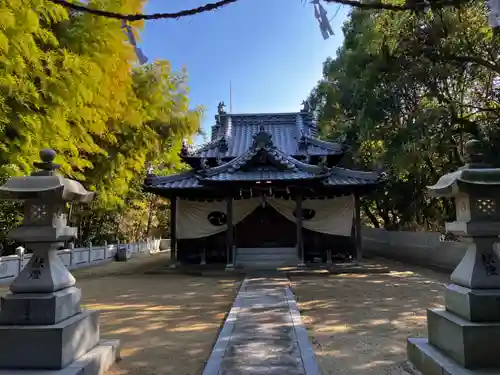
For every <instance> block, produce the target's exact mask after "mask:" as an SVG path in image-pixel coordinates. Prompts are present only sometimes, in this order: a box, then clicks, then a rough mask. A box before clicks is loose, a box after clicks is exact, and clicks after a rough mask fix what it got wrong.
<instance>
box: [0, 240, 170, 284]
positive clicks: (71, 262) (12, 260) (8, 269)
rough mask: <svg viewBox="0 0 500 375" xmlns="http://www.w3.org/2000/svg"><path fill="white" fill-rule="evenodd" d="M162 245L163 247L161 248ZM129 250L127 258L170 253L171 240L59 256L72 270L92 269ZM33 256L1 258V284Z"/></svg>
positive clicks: (76, 250)
mask: <svg viewBox="0 0 500 375" xmlns="http://www.w3.org/2000/svg"><path fill="white" fill-rule="evenodd" d="M160 243H162V246H160ZM122 246H124V247H125V248H126V249H127V258H130V257H133V256H136V255H142V254H155V253H158V252H160V251H169V250H170V242H169V240H159V239H152V240H146V241H144V242H137V243H122V244H119V243H118V244H111V245H105V246H104V245H100V246H93V245H92V244H89V246H88V247H77V248H74V249H65V250H59V251H58V254H59V257H60V258H61V260H62V262H63V263H64V265H65V266H66V267H68V268H69V269H70V270H73V269H78V268H84V267H92V266H95V265H98V264H101V263H105V262H109V261H113V260H114V259H115V255H116V252H117V249H118V247H122ZM160 248H161V249H160ZM31 256H32V254H22V255H20V256H19V255H7V256H3V257H0V284H9V283H10V282H11V281H12V280H14V278H15V277H16V276H17V275H18V274H19V272H21V270H22V269H23V268H24V266H26V264H28V262H29V260H30V259H31Z"/></svg>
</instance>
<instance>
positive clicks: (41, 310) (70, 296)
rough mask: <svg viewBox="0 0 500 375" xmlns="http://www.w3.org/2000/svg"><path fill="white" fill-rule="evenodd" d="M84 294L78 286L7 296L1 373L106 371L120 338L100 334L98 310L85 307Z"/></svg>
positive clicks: (1, 324) (1, 320)
mask: <svg viewBox="0 0 500 375" xmlns="http://www.w3.org/2000/svg"><path fill="white" fill-rule="evenodd" d="M80 298H81V291H80V289H78V288H76V287H70V288H66V289H63V290H60V291H57V292H53V293H17V294H9V295H7V296H4V297H2V299H1V303H2V310H1V311H0V375H4V374H5V375H7V374H9V375H15V374H19V375H21V374H25V375H28V374H29V375H42V374H45V375H48V374H50V375H56V374H61V375H62V374H64V375H83V374H85V375H87V374H88V375H97V374H99V375H101V374H104V372H105V371H106V370H107V369H108V368H109V367H110V366H111V365H112V364H113V363H114V362H116V360H117V359H118V358H119V341H118V340H106V341H104V340H100V337H99V311H90V310H86V309H81V307H80ZM50 370H51V371H50Z"/></svg>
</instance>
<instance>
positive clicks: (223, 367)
mask: <svg viewBox="0 0 500 375" xmlns="http://www.w3.org/2000/svg"><path fill="white" fill-rule="evenodd" d="M278 374H279V375H281V374H287V375H320V372H319V368H318V365H317V363H316V359H315V357H314V352H313V350H312V346H311V344H310V342H309V339H308V335H307V330H306V329H305V327H304V326H303V324H302V321H301V318H300V312H299V310H298V308H297V303H296V301H295V298H294V296H293V293H292V291H291V289H290V287H289V280H288V279H286V278H283V277H282V276H261V277H258V276H254V277H247V278H246V279H245V280H244V281H243V284H242V285H241V288H240V290H239V292H238V295H237V297H236V300H235V301H234V304H233V306H232V308H231V311H230V312H229V315H228V316H227V319H226V321H225V323H224V327H223V328H222V330H221V332H220V334H219V337H218V339H217V342H216V344H215V346H214V349H213V351H212V354H211V355H210V358H209V360H208V362H207V365H206V366H205V369H204V371H203V375H278Z"/></svg>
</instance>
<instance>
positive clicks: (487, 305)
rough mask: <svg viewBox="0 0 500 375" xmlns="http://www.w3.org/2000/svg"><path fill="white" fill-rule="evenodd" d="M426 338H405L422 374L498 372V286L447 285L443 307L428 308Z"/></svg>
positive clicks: (499, 304) (452, 374) (408, 349)
mask: <svg viewBox="0 0 500 375" xmlns="http://www.w3.org/2000/svg"><path fill="white" fill-rule="evenodd" d="M427 323H428V338H410V339H408V344H407V352H408V359H409V360H410V361H411V362H412V363H413V364H414V365H415V366H416V367H417V368H418V369H419V370H420V371H421V372H422V373H423V374H424V375H444V374H449V375H459V374H460V375H461V374H463V375H466V374H467V375H472V374H488V375H495V374H498V375H500V355H499V353H498V350H499V345H498V343H497V341H498V340H497V338H498V337H500V290H499V289H471V288H466V287H462V286H458V285H455V284H451V285H448V286H447V288H446V295H445V308H444V309H429V310H428V311H427Z"/></svg>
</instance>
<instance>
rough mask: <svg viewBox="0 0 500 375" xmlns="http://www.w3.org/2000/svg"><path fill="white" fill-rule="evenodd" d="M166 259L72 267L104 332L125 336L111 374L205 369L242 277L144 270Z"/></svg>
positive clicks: (181, 374) (183, 374)
mask: <svg viewBox="0 0 500 375" xmlns="http://www.w3.org/2000/svg"><path fill="white" fill-rule="evenodd" d="M167 261H168V260H167V258H166V257H165V256H163V255H154V256H145V257H139V258H133V259H131V260H130V261H129V262H127V263H115V262H113V263H108V264H106V265H102V266H97V267H93V268H88V269H82V270H77V271H75V272H74V273H73V274H74V275H75V277H76V279H77V285H78V286H79V287H81V289H82V293H83V299H84V301H83V302H84V305H85V306H86V307H88V308H90V309H98V310H101V337H103V338H117V339H120V340H121V344H122V350H121V353H122V358H123V359H122V361H120V362H119V363H118V364H116V365H115V366H114V367H113V368H112V369H111V370H110V371H108V372H107V373H106V375H171V374H172V375H174V374H175V375H198V374H201V372H202V370H203V368H204V365H205V361H206V360H207V359H208V357H209V355H210V352H211V350H212V346H213V344H214V342H215V340H216V338H217V335H218V333H219V329H220V326H221V324H222V323H223V321H224V318H225V314H226V313H227V312H228V311H229V309H230V307H231V305H232V303H233V300H234V298H235V296H236V292H237V288H238V286H239V281H237V280H235V279H229V278H228V279H223V278H207V277H203V278H201V277H196V276H185V275H145V274H144V271H145V270H148V269H151V268H154V267H155V266H157V264H158V262H167ZM6 292H7V290H6V288H2V289H1V290H0V293H2V294H4V293H6Z"/></svg>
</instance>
